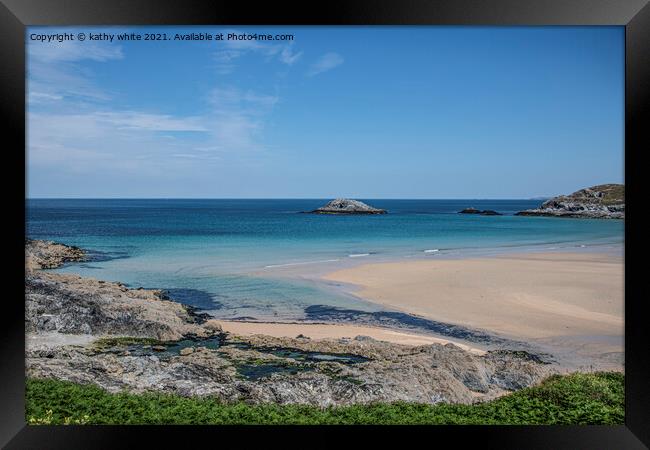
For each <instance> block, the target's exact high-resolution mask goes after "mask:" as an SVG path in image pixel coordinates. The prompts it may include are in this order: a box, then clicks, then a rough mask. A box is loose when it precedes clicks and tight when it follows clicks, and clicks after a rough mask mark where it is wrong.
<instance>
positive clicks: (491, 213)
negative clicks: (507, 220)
mask: <svg viewBox="0 0 650 450" xmlns="http://www.w3.org/2000/svg"><path fill="white" fill-rule="evenodd" d="M458 214H478V215H481V216H502V215H503V214H501V213H500V212H496V211H493V210H491V209H483V210H480V209H476V208H465V209H463V210H462V211H458Z"/></svg>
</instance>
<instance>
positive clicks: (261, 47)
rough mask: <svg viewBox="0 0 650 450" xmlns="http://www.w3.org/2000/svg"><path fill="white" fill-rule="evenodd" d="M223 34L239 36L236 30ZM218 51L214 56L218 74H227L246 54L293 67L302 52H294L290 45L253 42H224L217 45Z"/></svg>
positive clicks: (226, 31)
mask: <svg viewBox="0 0 650 450" xmlns="http://www.w3.org/2000/svg"><path fill="white" fill-rule="evenodd" d="M223 33H224V34H228V33H236V34H241V33H242V32H241V31H238V30H224V31H223ZM218 45H219V47H220V49H219V50H218V51H217V52H216V53H215V54H214V59H215V61H216V63H217V72H218V73H219V74H229V73H231V72H233V71H234V70H235V69H236V68H237V64H236V62H237V60H238V59H239V58H241V57H243V56H245V55H247V54H250V53H255V54H259V55H261V56H262V57H264V58H265V59H266V60H267V61H270V60H273V59H276V58H277V60H279V61H280V62H282V63H283V64H286V65H288V66H291V65H293V64H294V63H295V62H296V61H298V59H300V57H301V56H302V53H303V52H294V51H293V50H292V46H291V44H273V43H270V42H264V41H254V40H241V41H237V40H226V41H220V42H219V43H218Z"/></svg>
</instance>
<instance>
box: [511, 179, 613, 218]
mask: <svg viewBox="0 0 650 450" xmlns="http://www.w3.org/2000/svg"><path fill="white" fill-rule="evenodd" d="M516 215H517V216H550V217H574V218H587V219H625V185H623V184H600V185H598V186H592V187H589V188H585V189H581V190H579V191H576V192H574V193H573V194H570V195H560V196H557V197H553V198H551V199H549V200H547V201H545V202H544V203H542V205H541V206H540V207H539V208H535V209H527V210H524V211H519V212H518V213H517V214H516Z"/></svg>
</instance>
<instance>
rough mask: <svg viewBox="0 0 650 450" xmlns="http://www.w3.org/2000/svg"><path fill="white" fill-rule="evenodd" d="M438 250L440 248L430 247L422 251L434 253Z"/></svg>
mask: <svg viewBox="0 0 650 450" xmlns="http://www.w3.org/2000/svg"><path fill="white" fill-rule="evenodd" d="M439 251H440V250H438V249H437V248H432V249H430V250H425V251H424V253H436V252H439Z"/></svg>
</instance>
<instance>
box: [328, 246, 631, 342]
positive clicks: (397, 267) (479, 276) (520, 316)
mask: <svg viewBox="0 0 650 450" xmlns="http://www.w3.org/2000/svg"><path fill="white" fill-rule="evenodd" d="M323 278H324V279H326V280H329V281H335V282H340V283H347V284H351V285H354V286H358V289H357V290H355V294H356V295H358V296H360V297H362V298H364V299H367V300H370V301H373V302H376V303H379V304H382V305H385V306H388V307H391V308H393V309H398V310H402V311H404V312H409V313H413V314H417V315H420V316H423V317H427V318H431V319H435V320H438V321H442V322H448V323H453V324H459V325H465V326H468V327H471V328H477V329H483V330H487V331H490V332H494V333H499V334H501V335H505V336H509V337H514V338H517V339H548V338H554V337H561V336H622V335H623V332H624V328H623V311H624V308H623V298H624V295H623V286H624V284H623V260H622V258H621V257H620V256H615V255H608V254H594V253H539V254H534V253H531V254H511V255H507V256H499V257H492V258H468V259H458V260H450V259H448V260H442V259H441V260H429V261H424V260H418V261H405V262H391V263H380V264H367V265H362V266H358V267H353V268H349V269H345V270H340V271H335V272H332V273H330V274H327V275H325V276H324V277H323Z"/></svg>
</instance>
